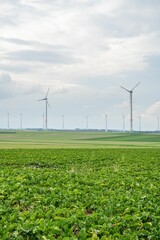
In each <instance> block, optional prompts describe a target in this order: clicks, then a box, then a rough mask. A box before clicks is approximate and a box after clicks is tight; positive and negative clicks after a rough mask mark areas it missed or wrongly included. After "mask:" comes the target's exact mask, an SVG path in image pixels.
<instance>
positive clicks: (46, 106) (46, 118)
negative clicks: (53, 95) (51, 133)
mask: <svg viewBox="0 0 160 240" xmlns="http://www.w3.org/2000/svg"><path fill="white" fill-rule="evenodd" d="M48 92H49V88H48V90H47V93H46V96H45V97H44V98H42V99H39V100H38V101H45V108H46V112H45V130H46V131H47V129H48V106H49V103H48Z"/></svg>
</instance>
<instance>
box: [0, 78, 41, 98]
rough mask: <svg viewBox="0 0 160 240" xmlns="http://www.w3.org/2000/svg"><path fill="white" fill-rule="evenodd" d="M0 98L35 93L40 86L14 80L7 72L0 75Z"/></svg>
mask: <svg viewBox="0 0 160 240" xmlns="http://www.w3.org/2000/svg"><path fill="white" fill-rule="evenodd" d="M0 88H1V92H0V98H1V99H2V98H13V97H18V96H23V95H29V94H35V93H36V92H39V91H40V90H41V86H39V85H34V84H32V86H30V85H28V84H27V82H16V81H15V80H14V79H12V77H11V76H10V75H9V74H1V75H0Z"/></svg>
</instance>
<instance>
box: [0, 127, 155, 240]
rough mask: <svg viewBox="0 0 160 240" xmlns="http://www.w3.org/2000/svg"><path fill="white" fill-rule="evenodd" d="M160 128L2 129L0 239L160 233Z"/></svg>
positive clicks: (114, 238) (109, 238) (151, 239)
mask: <svg viewBox="0 0 160 240" xmlns="http://www.w3.org/2000/svg"><path fill="white" fill-rule="evenodd" d="M159 142H160V136H159V135H151V134H133V135H130V134H121V133H107V134H106V133H89V132H88V133H87V132H82V133H76V132H1V134H0V148H1V149H0V186H1V187H0V239H3V240H8V239H15V240H23V239H24V240H25V239H26V240H32V239H33V240H36V239H37V240H41V239H42V240H52V239H62V240H70V239H71V240H78V239H82V240H85V239H91V240H96V239H97V240H98V239H102V240H104V239H106V240H123V239H124V240H139V239H143V240H159V236H160V188H159V186H160V151H159V147H160V144H159Z"/></svg>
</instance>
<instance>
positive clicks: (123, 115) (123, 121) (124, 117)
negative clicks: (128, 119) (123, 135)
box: [123, 115, 125, 132]
mask: <svg viewBox="0 0 160 240" xmlns="http://www.w3.org/2000/svg"><path fill="white" fill-rule="evenodd" d="M123 132H125V116H124V115H123Z"/></svg>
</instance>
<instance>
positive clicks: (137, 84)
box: [131, 82, 140, 91]
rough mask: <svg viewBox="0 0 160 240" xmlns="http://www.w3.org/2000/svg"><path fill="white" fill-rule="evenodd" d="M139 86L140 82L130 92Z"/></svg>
mask: <svg viewBox="0 0 160 240" xmlns="http://www.w3.org/2000/svg"><path fill="white" fill-rule="evenodd" d="M139 84H140V82H139V83H137V84H136V85H135V86H134V87H133V88H132V90H131V91H133V89H135V88H136V87H137V86H138V85H139Z"/></svg>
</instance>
